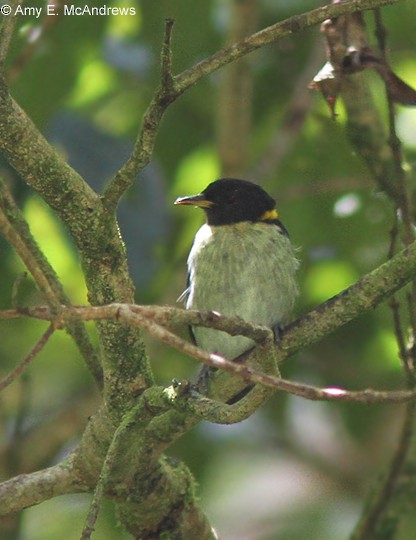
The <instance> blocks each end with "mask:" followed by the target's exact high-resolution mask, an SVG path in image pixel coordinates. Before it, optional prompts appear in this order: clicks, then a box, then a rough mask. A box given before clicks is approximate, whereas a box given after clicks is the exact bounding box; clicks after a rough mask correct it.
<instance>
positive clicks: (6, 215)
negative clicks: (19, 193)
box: [0, 178, 103, 387]
mask: <svg viewBox="0 0 416 540" xmlns="http://www.w3.org/2000/svg"><path fill="white" fill-rule="evenodd" d="M0 232H1V233H2V234H3V236H4V237H5V239H6V240H7V241H8V242H9V244H10V245H11V246H13V248H14V249H15V250H16V253H17V254H18V255H19V257H20V258H21V259H22V261H23V263H24V264H25V266H26V268H27V269H28V270H29V272H30V273H31V274H32V276H33V279H34V280H35V282H36V285H37V286H38V288H39V290H40V291H41V292H42V293H43V295H44V296H45V299H46V301H47V302H48V304H49V305H50V306H51V309H52V310H53V311H55V313H56V312H58V311H59V310H60V309H61V304H69V303H70V302H69V298H68V297H67V296H66V294H65V292H64V290H63V287H62V285H61V283H60V281H59V278H58V276H57V275H56V273H55V271H54V269H53V268H52V266H51V265H50V263H49V261H48V259H47V258H46V257H45V255H44V254H43V252H42V251H41V249H40V248H39V246H38V244H37V243H36V241H35V239H34V238H33V236H32V234H31V232H30V229H29V227H28V225H27V222H26V221H25V219H24V217H23V216H22V214H21V211H20V209H19V208H18V207H17V205H16V203H15V201H14V199H13V197H12V194H11V193H10V191H9V189H8V188H7V186H6V184H5V182H4V181H3V180H2V179H1V178H0ZM67 330H68V333H69V334H70V335H71V337H72V338H73V339H74V341H75V343H76V344H77V346H78V348H79V350H80V352H81V354H82V355H83V357H84V359H85V362H86V364H87V367H88V368H89V370H90V372H91V374H92V375H93V377H94V379H95V380H96V382H97V384H98V386H99V387H101V386H102V379H103V375H102V370H101V366H100V359H99V357H98V354H97V351H96V350H95V348H94V347H93V345H92V343H91V340H90V338H89V335H88V333H87V331H86V329H85V327H84V325H83V324H82V323H81V322H80V321H76V322H75V323H71V321H69V324H68V327H67Z"/></svg>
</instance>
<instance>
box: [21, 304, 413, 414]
mask: <svg viewBox="0 0 416 540" xmlns="http://www.w3.org/2000/svg"><path fill="white" fill-rule="evenodd" d="M141 307H143V308H145V307H146V306H129V305H127V304H113V305H109V306H95V307H88V306H86V307H84V308H81V307H76V308H74V307H67V306H63V309H62V311H61V312H60V319H59V324H61V323H62V320H65V319H66V318H68V319H75V318H76V317H77V316H79V317H80V318H81V319H82V320H87V319H88V320H92V319H102V318H105V319H115V320H123V321H125V322H127V323H129V324H132V325H135V326H137V327H139V328H141V329H143V330H145V331H147V332H148V333H149V334H150V335H152V336H153V337H155V338H157V339H159V340H160V341H163V342H165V343H167V344H169V345H170V346H172V347H174V348H176V349H178V350H180V351H181V352H183V353H185V354H187V355H189V356H191V357H192V358H195V359H197V360H200V361H201V362H203V363H204V364H206V365H208V366H212V367H215V368H218V369H222V370H224V371H227V372H228V373H231V374H232V375H237V376H239V377H241V378H243V379H244V380H245V381H248V382H252V383H255V384H263V385H265V386H270V387H272V388H275V389H278V390H282V391H284V392H290V393H293V394H295V395H297V396H300V397H304V398H306V399H310V400H325V401H351V402H358V403H367V404H369V403H404V402H406V401H410V400H413V399H414V398H415V396H416V390H397V391H375V390H361V391H355V392H351V391H347V390H344V389H342V388H316V387H314V386H310V385H305V384H299V383H294V382H291V381H286V380H283V379H280V378H278V377H274V376H272V375H268V374H266V373H263V372H261V371H259V370H257V369H254V368H251V367H250V366H248V365H246V364H243V363H237V362H232V361H230V360H227V359H226V358H224V357H222V356H220V355H218V354H213V353H208V352H206V351H203V350H202V349H200V348H199V347H197V346H196V345H194V344H193V343H190V342H189V341H186V340H184V339H182V338H181V337H179V336H177V335H176V334H174V333H173V332H171V331H170V330H168V329H167V328H166V327H165V326H162V325H161V324H159V323H157V322H155V319H153V320H152V319H151V318H146V316H145V315H143V314H139V310H138V308H141ZM131 308H133V309H131ZM152 310H153V312H156V311H157V309H156V308H155V307H152ZM12 311H13V312H14V313H15V310H12ZM143 311H144V312H145V311H146V310H145V309H144V310H143ZM178 311H181V310H178ZM33 313H34V312H33ZM47 313H48V308H42V309H41V313H40V318H43V319H45V318H46V317H47V316H48V317H51V318H52V319H53V316H52V314H51V313H50V312H49V315H47ZM184 313H185V314H186V313H187V312H186V311H185V312H184ZM26 314H27V313H26ZM196 314H197V312H193V313H192V312H191V315H192V316H195V315H196ZM225 322H226V319H225V318H224V320H223V321H222V324H221V328H222V329H224V328H225V324H224V323H225ZM205 324H207V323H205ZM246 324H247V325H248V324H249V323H246ZM269 332H270V331H269ZM233 333H234V334H235V332H233ZM270 334H271V332H270V333H269V338H270ZM283 340H284V337H283V338H282V341H283Z"/></svg>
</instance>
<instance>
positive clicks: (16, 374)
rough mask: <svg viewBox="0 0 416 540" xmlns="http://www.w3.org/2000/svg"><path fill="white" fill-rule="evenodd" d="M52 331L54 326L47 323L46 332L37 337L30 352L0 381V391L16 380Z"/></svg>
mask: <svg viewBox="0 0 416 540" xmlns="http://www.w3.org/2000/svg"><path fill="white" fill-rule="evenodd" d="M54 331H55V326H54V325H53V324H51V325H49V327H48V329H47V330H46V332H44V334H43V335H42V337H41V338H40V339H39V341H38V342H37V343H36V345H35V346H34V347H33V349H32V350H31V351H30V353H29V354H28V355H27V356H26V358H24V360H23V361H22V362H21V363H20V364H19V365H18V366H17V367H16V368H15V369H14V370H13V371H12V372H11V373H9V375H7V376H6V377H5V378H4V379H2V380H1V381H0V392H1V391H2V390H4V389H5V388H6V386H9V384H11V383H12V382H13V381H14V380H16V379H17V377H19V375H20V374H21V373H22V372H23V371H24V369H25V368H26V367H27V365H28V364H29V363H30V362H31V361H32V360H33V359H34V358H35V357H36V356H37V355H38V354H39V353H40V351H41V350H42V349H43V347H44V346H45V345H46V343H47V341H48V340H49V338H50V337H51V335H52V334H53V333H54Z"/></svg>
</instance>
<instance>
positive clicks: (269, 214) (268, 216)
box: [260, 209, 279, 221]
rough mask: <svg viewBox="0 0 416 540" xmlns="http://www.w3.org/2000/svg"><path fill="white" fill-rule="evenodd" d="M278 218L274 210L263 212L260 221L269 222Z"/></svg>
mask: <svg viewBox="0 0 416 540" xmlns="http://www.w3.org/2000/svg"><path fill="white" fill-rule="evenodd" d="M278 217H279V214H278V212H277V210H276V209H274V210H267V211H266V212H264V214H263V215H262V216H261V217H260V221H271V220H273V219H277V218H278Z"/></svg>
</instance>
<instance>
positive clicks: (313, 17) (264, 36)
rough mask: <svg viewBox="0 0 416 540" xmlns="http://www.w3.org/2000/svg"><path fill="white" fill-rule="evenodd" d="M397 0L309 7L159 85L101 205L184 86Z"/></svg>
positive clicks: (134, 169) (139, 159) (113, 195)
mask: <svg viewBox="0 0 416 540" xmlns="http://www.w3.org/2000/svg"><path fill="white" fill-rule="evenodd" d="M398 1H399V0H345V1H341V2H339V3H337V4H330V5H326V6H322V7H319V8H317V9H314V10H311V11H309V12H307V13H303V14H301V15H295V16H293V17H290V18H289V19H286V20H284V21H282V22H279V23H276V24H274V25H272V26H268V27H267V28H264V29H263V30H260V31H259V32H256V33H255V34H252V35H251V36H249V37H247V38H245V39H243V40H241V41H239V42H238V43H235V44H233V45H230V46H229V47H226V48H224V49H221V50H220V51H218V52H216V53H215V54H213V55H212V56H210V57H208V58H206V59H205V60H202V61H201V62H198V63H197V64H195V65H194V66H192V67H191V68H189V69H187V70H185V71H183V72H182V73H180V74H178V75H176V76H175V77H174V78H173V84H172V85H171V88H170V92H169V93H168V94H167V93H166V91H165V89H164V88H163V85H162V86H160V87H159V88H158V89H157V90H156V92H155V94H154V97H153V99H152V101H151V103H150V105H149V107H148V108H147V110H146V112H145V114H144V117H143V122H142V127H141V129H140V132H139V135H138V137H137V139H136V142H135V145H134V148H133V152H132V154H131V155H130V157H129V159H128V160H127V162H126V163H125V164H124V165H123V166H122V167H121V169H120V170H119V171H118V172H117V174H116V175H115V176H114V177H113V178H112V179H111V180H110V182H109V184H108V185H107V187H106V189H105V191H104V194H103V202H104V205H105V206H106V207H107V208H108V209H110V210H113V209H114V208H115V207H116V206H117V204H118V202H119V200H120V199H121V197H122V196H123V194H124V193H125V192H126V190H127V189H128V188H129V187H130V186H131V185H132V184H133V183H134V181H135V180H136V177H137V175H138V174H139V173H140V171H141V170H142V169H143V168H144V167H145V166H146V165H147V164H148V163H149V161H150V159H151V156H152V152H153V147H154V144H155V141H156V135H157V131H158V127H159V124H160V122H161V120H162V117H163V114H164V112H165V110H166V109H167V107H168V106H169V105H170V104H171V103H173V102H174V101H175V100H176V99H177V98H178V97H179V96H180V95H181V94H183V93H184V92H185V91H186V90H187V89H188V88H190V87H191V86H192V85H194V84H195V83H197V82H198V81H199V80H200V79H202V78H203V77H206V76H207V75H210V74H211V73H214V72H215V71H217V70H218V69H220V68H221V67H223V66H225V65H227V64H230V63H231V62H234V61H235V60H238V59H240V58H242V57H243V56H246V55H247V54H249V53H251V52H253V51H255V50H257V49H259V48H260V47H264V46H265V45H268V44H270V43H274V42H275V41H278V40H279V39H282V38H284V37H286V36H289V35H291V34H294V33H295V32H299V31H301V30H304V29H306V28H309V27H310V26H314V25H316V24H319V23H321V22H323V21H324V20H326V19H328V18H334V17H339V16H341V15H346V14H348V13H355V12H357V11H365V10H369V9H374V8H377V7H382V6H386V5H390V4H394V3H396V2H398Z"/></svg>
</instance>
